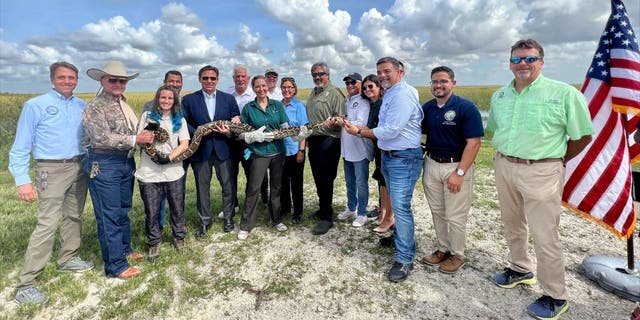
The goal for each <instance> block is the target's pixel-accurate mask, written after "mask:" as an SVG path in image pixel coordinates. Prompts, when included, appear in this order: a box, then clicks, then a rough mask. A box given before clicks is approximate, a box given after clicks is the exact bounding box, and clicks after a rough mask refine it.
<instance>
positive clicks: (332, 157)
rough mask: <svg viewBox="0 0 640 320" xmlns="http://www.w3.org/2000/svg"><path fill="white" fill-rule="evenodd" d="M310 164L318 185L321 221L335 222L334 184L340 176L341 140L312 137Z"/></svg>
mask: <svg viewBox="0 0 640 320" xmlns="http://www.w3.org/2000/svg"><path fill="white" fill-rule="evenodd" d="M307 146H308V148H309V164H310V165H311V173H312V174H313V180H314V182H315V184H316V192H317V193H318V202H319V205H320V210H319V211H318V218H319V219H320V220H326V221H332V220H333V207H332V201H333V182H334V181H335V180H336V176H337V175H338V163H339V162H340V139H338V138H333V137H329V136H311V137H309V138H308V139H307Z"/></svg>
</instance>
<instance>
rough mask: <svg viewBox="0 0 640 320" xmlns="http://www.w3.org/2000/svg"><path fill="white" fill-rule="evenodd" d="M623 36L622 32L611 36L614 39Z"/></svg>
mask: <svg viewBox="0 0 640 320" xmlns="http://www.w3.org/2000/svg"><path fill="white" fill-rule="evenodd" d="M623 34H624V33H622V32H620V31H618V32H616V33H615V34H614V35H613V36H614V37H615V38H620V37H622V35H623Z"/></svg>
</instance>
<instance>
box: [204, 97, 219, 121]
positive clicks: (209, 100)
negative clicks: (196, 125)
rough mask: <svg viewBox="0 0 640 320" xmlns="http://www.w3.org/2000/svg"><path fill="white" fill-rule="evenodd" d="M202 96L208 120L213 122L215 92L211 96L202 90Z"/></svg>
mask: <svg viewBox="0 0 640 320" xmlns="http://www.w3.org/2000/svg"><path fill="white" fill-rule="evenodd" d="M202 95H203V96H204V103H205V104H207V111H209V119H211V120H213V117H214V116H215V115H216V91H213V93H212V94H208V93H207V92H206V91H204V90H202Z"/></svg>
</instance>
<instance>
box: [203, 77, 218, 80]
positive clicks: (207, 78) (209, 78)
mask: <svg viewBox="0 0 640 320" xmlns="http://www.w3.org/2000/svg"><path fill="white" fill-rule="evenodd" d="M200 79H202V81H208V80H211V81H216V80H218V77H202V78H200Z"/></svg>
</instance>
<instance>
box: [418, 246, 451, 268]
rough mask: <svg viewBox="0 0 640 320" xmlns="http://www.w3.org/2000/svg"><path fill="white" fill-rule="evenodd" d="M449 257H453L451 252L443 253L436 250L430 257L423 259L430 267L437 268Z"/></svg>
mask: <svg viewBox="0 0 640 320" xmlns="http://www.w3.org/2000/svg"><path fill="white" fill-rule="evenodd" d="M449 256H451V253H450V252H449V251H447V252H442V251H440V250H436V251H434V252H433V253H432V254H431V255H430V256H428V257H424V258H422V262H423V263H425V264H428V265H430V266H435V265H438V264H440V263H441V262H442V261H444V260H446V259H447V258H449Z"/></svg>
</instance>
